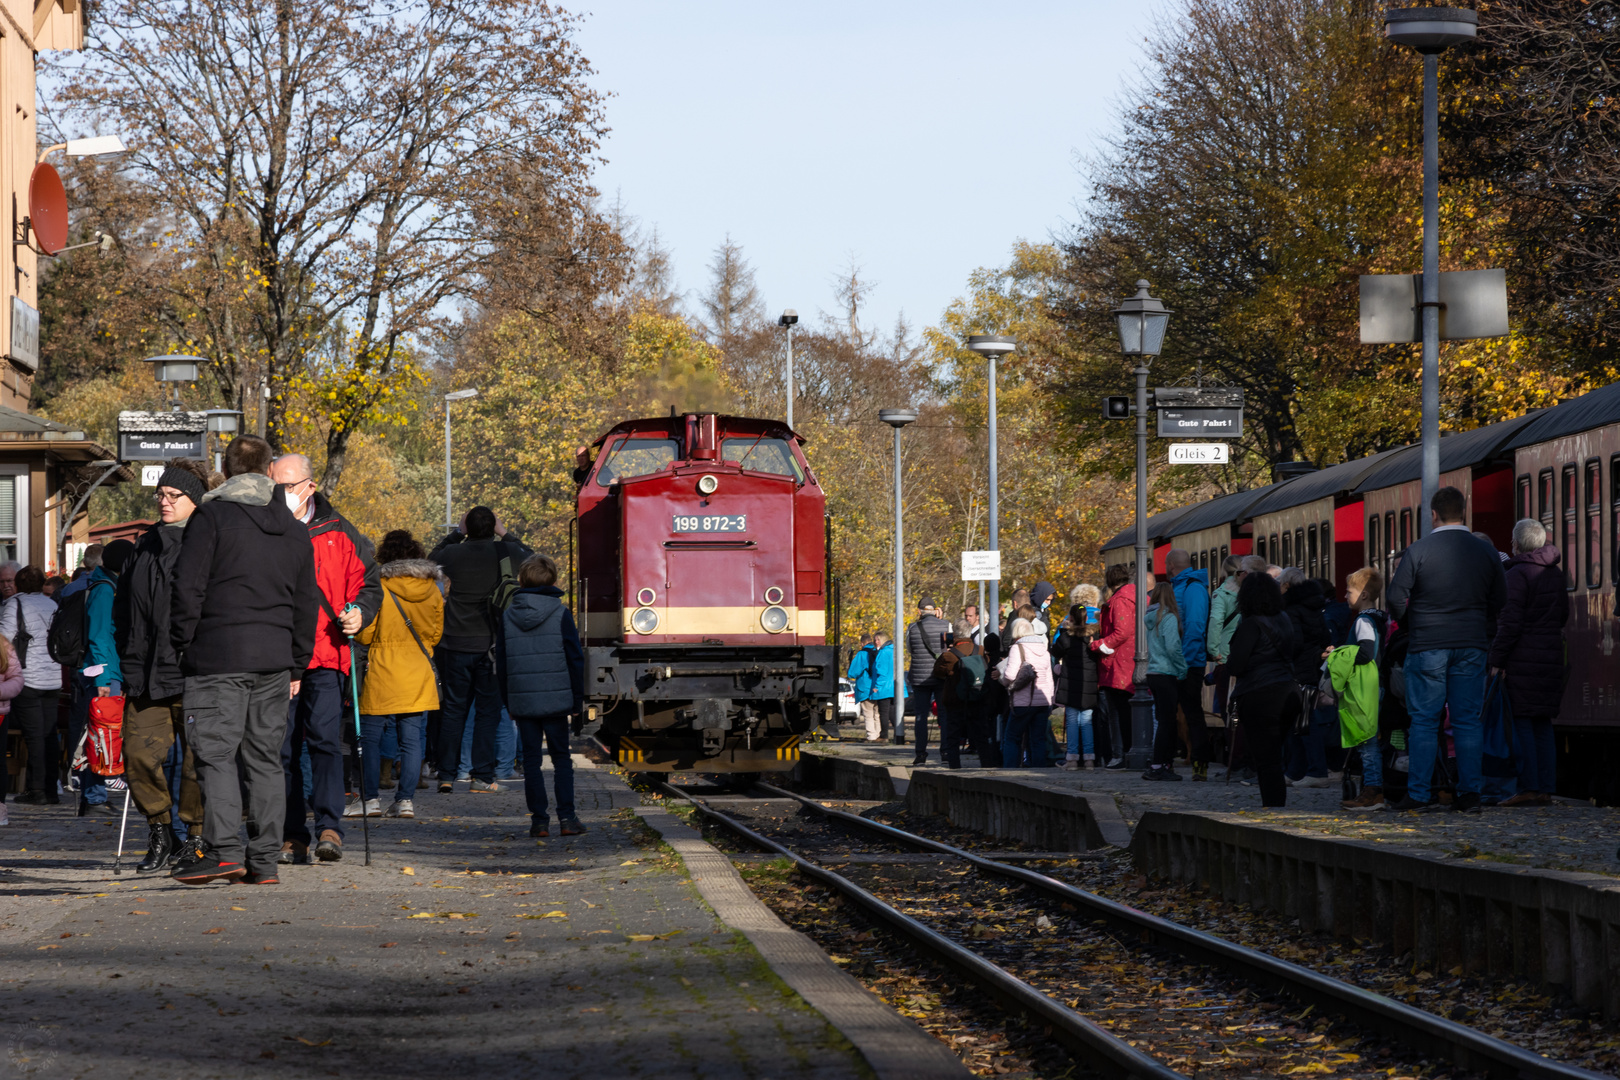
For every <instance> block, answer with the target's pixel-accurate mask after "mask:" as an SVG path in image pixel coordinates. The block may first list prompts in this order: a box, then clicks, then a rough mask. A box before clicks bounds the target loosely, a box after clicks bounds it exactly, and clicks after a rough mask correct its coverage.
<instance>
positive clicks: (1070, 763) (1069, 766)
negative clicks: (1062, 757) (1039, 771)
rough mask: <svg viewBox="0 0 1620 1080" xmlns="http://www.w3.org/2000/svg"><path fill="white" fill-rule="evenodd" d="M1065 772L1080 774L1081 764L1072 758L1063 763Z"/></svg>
mask: <svg viewBox="0 0 1620 1080" xmlns="http://www.w3.org/2000/svg"><path fill="white" fill-rule="evenodd" d="M1063 771H1064V772H1079V771H1080V763H1079V762H1078V761H1075V760H1074V759H1073V758H1070V759H1068V760H1066V761H1064V763H1063Z"/></svg>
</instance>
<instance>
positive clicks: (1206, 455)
mask: <svg viewBox="0 0 1620 1080" xmlns="http://www.w3.org/2000/svg"><path fill="white" fill-rule="evenodd" d="M1229 460H1231V459H1230V458H1229V457H1228V456H1227V449H1226V444H1225V443H1192V442H1180V443H1171V444H1170V464H1172V465H1225V464H1226V463H1227V462H1228V461H1229Z"/></svg>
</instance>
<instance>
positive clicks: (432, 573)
mask: <svg viewBox="0 0 1620 1080" xmlns="http://www.w3.org/2000/svg"><path fill="white" fill-rule="evenodd" d="M377 573H378V575H379V576H381V577H385V578H424V579H426V580H428V581H449V580H450V579H449V578H447V577H445V576H444V568H443V567H441V566H440V565H439V564H438V563H436V562H434V561H433V560H432V559H395V560H394V561H393V562H386V563H383V564H382V565H381V566H379V567H378V568H377Z"/></svg>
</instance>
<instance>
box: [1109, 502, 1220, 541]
mask: <svg viewBox="0 0 1620 1080" xmlns="http://www.w3.org/2000/svg"><path fill="white" fill-rule="evenodd" d="M1195 509H1197V506H1196V505H1195V506H1178V507H1176V508H1175V509H1174V510H1161V511H1159V512H1158V513H1157V514H1149V515H1148V519H1147V521H1146V522H1145V524H1146V525H1147V534H1148V543H1150V544H1151V543H1153V542H1154V541H1156V540H1163V539H1164V538H1165V537H1167V536H1174V535H1175V534H1176V533H1178V532H1180V531H1181V530H1180V529H1179V528H1176V526H1177V524H1178V523H1179V522H1180V521H1181V519H1183V518H1185V517H1187V516H1188V515H1189V514H1191V513H1192V512H1193V511H1194V510H1195ZM1135 543H1136V525H1135V524H1134V523H1133V524H1132V525H1131V526H1130V527H1129V528H1127V529H1126V530H1125V531H1124V532H1122V533H1120V534H1119V535H1118V536H1116V537H1114V538H1113V539H1112V540H1110V541H1108V543H1106V544H1104V545H1103V546H1102V550H1103V551H1113V550H1115V549H1116V548H1127V547H1130V546H1132V545H1133V544H1135Z"/></svg>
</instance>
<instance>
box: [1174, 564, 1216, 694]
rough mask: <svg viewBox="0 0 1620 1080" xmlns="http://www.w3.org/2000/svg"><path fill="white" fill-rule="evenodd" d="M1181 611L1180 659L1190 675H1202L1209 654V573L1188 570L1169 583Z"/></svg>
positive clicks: (1189, 568)
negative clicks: (1189, 671) (1191, 673)
mask: <svg viewBox="0 0 1620 1080" xmlns="http://www.w3.org/2000/svg"><path fill="white" fill-rule="evenodd" d="M1170 587H1171V588H1172V589H1174V590H1175V592H1176V607H1177V608H1179V609H1180V610H1181V655H1182V656H1183V657H1184V658H1185V659H1186V661H1187V667H1188V669H1189V670H1192V671H1200V672H1201V671H1203V670H1204V664H1205V662H1206V661H1207V660H1208V658H1209V653H1208V652H1207V651H1206V650H1205V648H1204V643H1205V641H1206V639H1207V635H1208V634H1209V571H1208V570H1194V569H1193V568H1192V567H1188V568H1187V569H1185V570H1183V571H1182V572H1181V573H1179V574H1177V575H1176V576H1175V577H1173V578H1171V579H1170Z"/></svg>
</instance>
